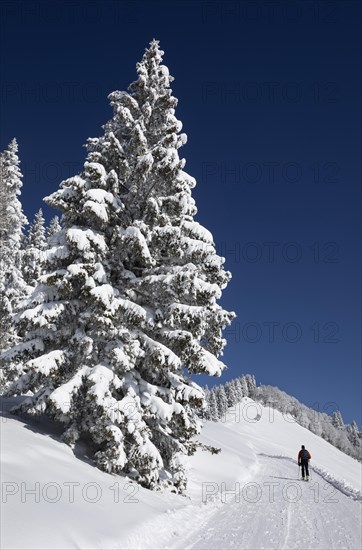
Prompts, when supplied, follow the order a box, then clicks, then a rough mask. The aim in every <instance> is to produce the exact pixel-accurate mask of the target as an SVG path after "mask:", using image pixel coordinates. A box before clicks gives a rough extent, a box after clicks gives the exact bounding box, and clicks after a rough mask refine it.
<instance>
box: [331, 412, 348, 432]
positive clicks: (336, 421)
mask: <svg viewBox="0 0 362 550" xmlns="http://www.w3.org/2000/svg"><path fill="white" fill-rule="evenodd" d="M332 425H333V426H334V427H335V428H337V429H338V430H344V428H345V425H344V422H343V418H342V415H341V413H340V411H334V413H333V414H332Z"/></svg>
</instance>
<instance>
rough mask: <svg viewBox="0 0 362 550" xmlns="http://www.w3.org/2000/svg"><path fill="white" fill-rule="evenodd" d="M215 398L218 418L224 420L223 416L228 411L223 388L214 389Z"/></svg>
mask: <svg viewBox="0 0 362 550" xmlns="http://www.w3.org/2000/svg"><path fill="white" fill-rule="evenodd" d="M215 396H216V402H217V410H218V418H220V419H221V420H223V419H225V415H226V413H227V410H228V400H227V396H226V392H225V389H224V386H217V387H216V388H215Z"/></svg>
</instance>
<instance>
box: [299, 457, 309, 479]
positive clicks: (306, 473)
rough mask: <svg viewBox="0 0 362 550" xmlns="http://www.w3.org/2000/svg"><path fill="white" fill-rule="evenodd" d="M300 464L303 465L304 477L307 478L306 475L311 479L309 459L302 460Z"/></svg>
mask: <svg viewBox="0 0 362 550" xmlns="http://www.w3.org/2000/svg"><path fill="white" fill-rule="evenodd" d="M300 463H301V465H302V477H305V476H306V475H307V476H308V477H309V469H308V459H303V458H302V460H301V461H300Z"/></svg>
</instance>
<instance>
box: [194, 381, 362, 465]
mask: <svg viewBox="0 0 362 550" xmlns="http://www.w3.org/2000/svg"><path fill="white" fill-rule="evenodd" d="M243 397H250V398H251V399H253V400H254V401H256V402H260V403H261V404H263V405H267V406H270V407H273V408H274V409H276V410H278V411H280V412H281V413H283V414H285V415H287V416H286V418H287V421H289V422H290V421H293V419H294V421H295V422H297V423H298V424H300V425H301V426H303V427H304V428H307V429H308V430H310V431H311V432H313V433H314V434H316V435H318V436H320V437H322V438H323V439H325V440H326V441H328V442H329V443H331V444H332V445H334V446H335V447H337V449H340V450H341V451H343V452H344V453H346V454H348V455H350V456H352V457H353V458H356V459H357V460H359V461H361V460H362V457H361V450H362V428H361V427H360V428H358V426H357V423H356V422H355V421H353V422H352V423H351V424H345V423H344V422H343V418H342V415H341V413H340V411H338V410H335V411H334V412H333V414H332V415H328V414H326V413H323V412H319V411H316V410H314V409H311V408H310V407H307V406H306V405H303V404H302V403H300V402H299V401H298V399H296V398H295V397H291V396H290V395H288V394H287V393H285V392H283V391H282V390H280V389H279V388H276V387H273V386H263V385H261V386H257V384H256V381H255V377H254V376H252V375H250V374H246V375H245V376H244V375H243V376H241V377H240V378H235V379H234V380H230V381H229V382H226V383H225V384H220V385H217V386H214V387H213V388H212V389H209V388H207V387H206V400H207V409H206V411H205V413H204V418H205V419H207V420H212V421H214V422H217V421H222V419H223V418H225V415H226V412H227V410H228V408H229V407H233V406H234V405H236V404H237V403H240V401H241V400H242V399H243Z"/></svg>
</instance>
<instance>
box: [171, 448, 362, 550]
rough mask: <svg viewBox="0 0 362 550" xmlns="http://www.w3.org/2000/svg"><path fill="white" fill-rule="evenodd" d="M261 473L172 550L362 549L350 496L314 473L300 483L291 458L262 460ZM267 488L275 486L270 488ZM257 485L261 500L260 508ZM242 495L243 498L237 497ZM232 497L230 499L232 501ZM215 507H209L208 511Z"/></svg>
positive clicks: (357, 506)
mask: <svg viewBox="0 0 362 550" xmlns="http://www.w3.org/2000/svg"><path fill="white" fill-rule="evenodd" d="M258 458H259V461H260V470H259V472H258V474H257V475H256V476H255V479H254V481H253V482H251V483H252V485H250V493H248V492H246V493H245V494H244V492H243V488H245V484H242V483H240V486H239V487H238V486H237V485H236V486H235V489H237V493H236V495H228V498H226V499H224V501H225V503H224V504H223V505H222V507H221V508H220V507H219V506H218V507H217V509H215V512H214V514H213V515H212V517H211V518H209V520H208V521H207V522H206V524H205V525H202V526H200V527H201V529H200V528H199V530H198V531H196V532H195V531H194V532H193V534H192V535H189V536H187V537H184V538H183V539H182V540H180V539H178V540H174V541H173V542H172V543H171V544H170V545H169V546H167V548H172V549H188V550H191V549H195V550H196V549H199V550H201V549H205V550H206V549H210V550H216V549H217V550H220V549H223V550H224V549H225V550H226V549H233V550H236V549H238V550H241V549H242V550H255V549H258V550H259V549H260V550H270V549H280V550H289V549H303V550H309V549H310V550H312V549H320V550H327V549H331V550H334V549H336V550H337V549H350V550H358V549H360V548H361V536H362V534H361V527H360V525H361V520H360V517H361V516H360V514H361V509H360V506H361V503H360V502H356V500H354V499H353V496H347V495H346V494H344V492H343V491H341V490H340V489H338V488H337V487H335V485H334V484H333V483H330V482H329V481H326V480H325V478H323V477H322V476H321V475H320V474H319V473H317V472H316V471H315V470H313V469H312V470H311V475H312V477H311V479H310V481H309V482H305V481H302V480H301V479H300V478H299V473H298V470H297V467H296V463H295V462H294V463H292V461H291V460H290V459H288V458H285V459H284V460H280V458H281V457H271V456H265V455H259V457H258ZM268 483H277V485H275V486H274V498H273V494H272V488H271V487H270V486H269V485H266V484H268ZM255 484H258V486H259V488H260V491H261V492H260V494H259V498H258V500H257V502H250V501H251V500H255V499H256V498H257V494H256V489H255V490H252V486H253V487H254V488H255V487H256V485H255ZM237 495H239V497H238V496H237ZM230 497H231V498H230ZM211 505H212V504H211V503H210V506H211Z"/></svg>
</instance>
